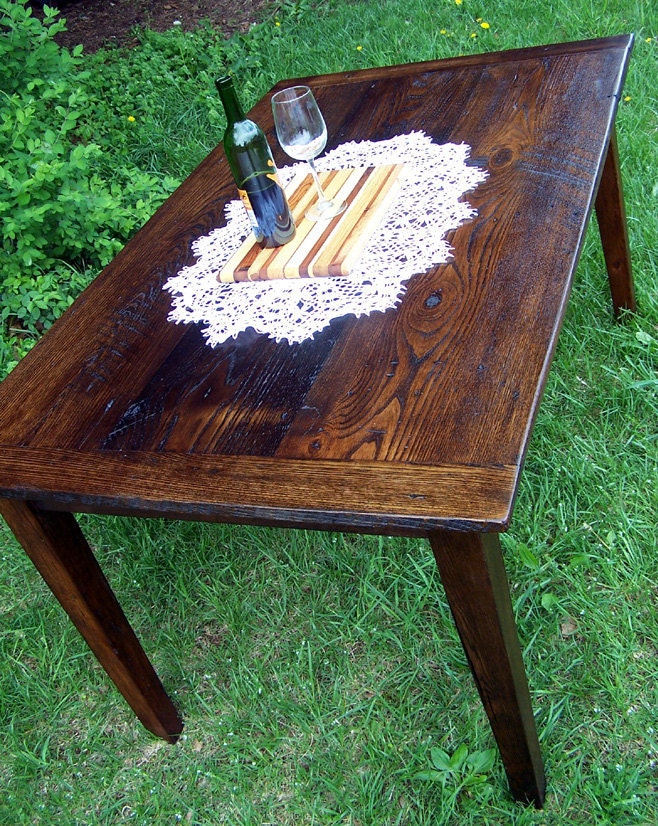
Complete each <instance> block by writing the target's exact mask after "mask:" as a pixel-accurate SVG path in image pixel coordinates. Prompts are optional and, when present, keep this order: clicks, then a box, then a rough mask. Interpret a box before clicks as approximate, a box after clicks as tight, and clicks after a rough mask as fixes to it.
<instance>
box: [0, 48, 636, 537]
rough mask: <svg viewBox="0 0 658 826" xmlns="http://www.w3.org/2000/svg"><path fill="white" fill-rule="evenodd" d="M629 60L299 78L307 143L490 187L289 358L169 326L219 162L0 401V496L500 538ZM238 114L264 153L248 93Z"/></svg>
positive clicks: (248, 335)
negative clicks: (415, 161) (408, 142)
mask: <svg viewBox="0 0 658 826" xmlns="http://www.w3.org/2000/svg"><path fill="white" fill-rule="evenodd" d="M629 51H630V38H629V37H626V36H621V37H616V38H608V39H605V40H597V41H589V42H584V43H578V44H562V45H559V46H549V47H540V48H532V49H526V50H519V51H514V52H505V53H499V54H485V55H479V56H469V57H463V58H455V59H450V60H443V61H437V62H432V63H425V64H409V65H402V66H397V67H388V68H385V69H372V70H365V71H359V72H348V73H343V74H338V75H327V76H322V77H314V78H309V79H306V81H305V82H308V83H309V85H311V86H312V88H313V90H314V92H315V94H316V97H317V99H318V102H319V104H320V107H321V109H322V111H323V113H324V116H325V119H326V121H327V124H328V129H329V135H330V138H329V144H328V148H332V147H333V146H335V145H337V144H339V143H341V142H344V141H348V140H354V139H370V140H382V139H386V138H390V137H392V136H395V135H398V134H401V133H406V132H409V131H412V130H423V131H425V132H426V133H428V134H429V135H431V136H433V138H434V139H435V140H436V141H438V142H448V141H451V142H461V141H464V142H466V143H468V144H469V145H470V146H471V161H472V162H473V163H475V164H478V165H480V166H482V167H485V168H486V169H487V170H488V173H489V175H488V178H487V180H486V181H485V183H483V184H481V185H480V186H478V188H477V190H475V191H474V192H473V193H471V194H470V195H469V196H468V199H469V201H470V202H471V203H472V204H473V205H474V206H475V207H476V208H477V210H478V213H479V215H478V217H477V218H476V219H475V220H473V221H471V222H469V223H467V224H465V225H464V226H462V227H460V228H459V229H458V230H456V231H455V232H454V233H453V235H452V237H451V242H452V244H453V246H454V249H455V255H454V260H453V261H451V262H450V263H448V264H445V265H441V266H438V267H436V268H434V269H433V270H431V271H429V272H427V273H423V274H419V275H417V276H415V277H414V278H412V279H411V280H410V281H409V284H408V289H407V292H406V294H405V295H404V298H403V300H402V302H401V304H400V306H399V307H398V308H397V309H395V310H390V311H388V312H386V313H375V314H373V315H372V316H370V317H366V318H360V319H355V318H354V317H351V316H350V317H345V318H342V319H338V320H336V321H334V322H332V323H331V324H330V325H329V327H328V328H326V329H325V330H324V331H323V332H321V333H319V334H317V335H316V336H315V337H314V338H313V339H312V340H309V341H307V342H304V343H302V344H298V345H288V344H287V343H285V342H284V343H279V344H277V343H275V342H274V341H272V340H270V339H267V338H266V337H263V336H258V335H256V334H255V333H253V332H245V333H244V334H242V335H241V336H240V337H238V339H237V340H235V341H231V342H229V343H226V344H224V345H223V346H220V347H218V348H216V349H211V348H209V347H208V346H206V345H205V343H204V341H203V339H202V336H201V334H200V332H199V331H198V329H196V328H195V327H184V326H181V325H176V324H173V323H170V322H168V321H167V315H168V313H169V310H170V296H169V294H168V293H167V292H164V291H163V290H162V286H163V284H164V283H165V281H166V280H167V278H168V277H169V276H171V275H173V274H175V273H176V272H177V271H178V270H179V269H180V268H181V267H183V266H185V265H187V264H190V263H193V257H192V255H191V252H190V243H191V241H192V240H194V239H195V238H196V237H198V236H199V235H202V234H206V233H207V232H209V231H210V229H211V228H212V227H214V226H217V225H218V224H219V222H221V221H222V220H223V218H222V215H223V209H224V205H225V203H226V201H227V200H229V199H232V198H234V197H235V189H234V184H233V182H232V179H231V177H230V173H229V171H228V167H227V164H226V162H225V160H224V158H223V153H222V149H221V147H218V148H217V149H216V150H215V151H213V152H212V153H211V154H210V155H209V156H208V158H206V159H205V160H204V161H203V162H202V163H201V164H200V166H199V167H198V168H197V169H196V170H195V171H194V172H193V173H192V174H191V175H190V177H189V178H188V179H187V180H186V181H185V182H184V183H183V185H182V186H181V187H180V188H179V189H178V190H177V191H176V192H175V193H174V194H173V195H172V196H171V197H170V198H169V199H168V201H167V202H166V203H165V204H164V205H163V206H162V208H161V209H160V210H159V211H158V212H157V213H156V215H155V216H154V217H153V218H152V219H151V221H150V222H149V223H148V224H147V225H146V226H145V227H144V228H143V229H142V230H141V231H140V232H139V233H138V234H137V235H136V237H135V238H134V239H133V240H132V241H131V242H130V243H129V244H128V245H127V246H126V248H125V249H124V250H123V252H122V253H121V254H120V255H118V256H117V258H116V259H115V260H114V261H113V262H112V263H111V264H110V265H109V266H108V267H107V268H106V269H105V270H104V271H103V273H102V274H101V275H99V276H98V278H97V279H96V280H95V281H94V283H93V284H92V285H91V286H90V287H89V288H88V289H87V290H86V291H85V292H84V293H83V294H82V295H81V296H80V298H78V300H77V301H76V302H75V303H74V305H73V306H72V307H71V308H70V309H69V310H68V312H67V313H66V314H65V315H64V316H63V318H62V319H61V320H60V321H59V322H58V323H57V324H56V325H55V326H54V327H53V328H52V330H51V331H49V332H48V334H47V335H45V336H44V338H43V340H42V341H41V342H40V343H39V344H38V345H37V346H36V347H35V348H34V349H33V351H32V352H31V353H30V354H29V355H28V356H27V357H26V358H25V359H24V360H23V361H22V362H21V363H20V364H19V365H18V366H17V367H16V369H15V370H14V371H13V373H12V374H11V375H10V376H9V377H8V378H7V379H6V380H5V381H4V382H3V383H2V385H0V495H1V496H5V497H9V498H21V499H30V500H34V501H37V502H42V503H43V504H44V505H45V506H47V507H48V508H51V509H63V510H70V511H74V512H75V511H92V512H112V513H133V514H142V515H171V516H178V517H183V518H200V519H217V520H222V521H244V522H252V523H266V524H291V525H300V526H308V527H320V528H335V529H343V530H362V531H374V532H382V533H391V534H395V533H425V532H428V531H431V530H434V529H436V528H445V527H448V528H459V529H474V530H494V531H496V530H502V529H504V528H505V527H506V526H507V524H508V522H509V519H510V515H511V510H512V506H513V500H514V496H515V492H516V488H517V484H518V477H519V472H520V469H521V466H522V462H523V458H524V455H525V452H526V448H527V443H528V439H529V436H530V432H531V429H532V423H533V420H534V416H535V413H536V409H537V405H538V403H539V400H540V396H541V392H542V388H543V385H544V381H545V377H546V374H547V371H548V368H549V365H550V361H551V357H552V354H553V350H554V347H555V342H556V337H557V334H558V331H559V328H560V324H561V320H562V317H563V314H564V309H565V306H566V302H567V298H568V295H569V289H570V285H571V280H572V276H573V272H574V269H575V265H576V262H577V260H578V255H579V251H580V248H581V244H582V240H583V235H584V231H585V228H586V225H587V221H588V218H589V215H590V213H591V210H592V207H593V203H594V196H595V193H596V188H597V184H598V180H599V176H600V174H601V168H602V159H603V158H604V157H605V154H606V151H607V147H608V142H609V140H610V137H611V133H612V128H613V122H614V115H615V111H616V104H617V100H618V97H619V94H620V89H621V86H622V83H623V78H624V74H625V70H626V65H627V61H628V55H629ZM290 84H291V81H287V82H286V83H283V84H280V86H284V85H290ZM252 117H253V118H254V119H255V120H257V121H258V122H259V123H261V124H262V125H263V127H264V128H265V130H266V131H267V132H268V135H269V137H270V138H271V144H272V146H273V147H274V146H275V143H276V141H275V138H274V135H273V129H272V119H271V112H270V105H269V95H268V96H266V97H265V98H263V100H261V101H260V103H259V104H258V105H257V106H256V107H255V109H254V110H252ZM277 160H278V161H280V162H282V163H285V158H284V156H283V155H278V156H277Z"/></svg>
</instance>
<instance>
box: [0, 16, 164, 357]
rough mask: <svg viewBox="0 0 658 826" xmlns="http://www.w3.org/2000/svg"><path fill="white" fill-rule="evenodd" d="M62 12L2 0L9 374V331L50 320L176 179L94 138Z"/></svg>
mask: <svg viewBox="0 0 658 826" xmlns="http://www.w3.org/2000/svg"><path fill="white" fill-rule="evenodd" d="M58 14H59V13H58V12H57V10H56V9H51V8H49V7H48V6H44V19H43V22H42V21H40V20H37V19H36V18H34V17H33V16H32V13H31V9H29V7H27V6H26V0H17V1H16V2H10V0H0V156H1V157H2V158H3V164H2V166H1V167H0V220H1V221H2V230H1V232H2V235H1V237H0V273H1V275H0V285H1V288H2V308H1V309H0V324H1V325H2V334H3V337H4V341H3V347H2V348H0V357H1V358H2V362H0V373H1V372H5V371H6V369H7V367H8V365H9V362H11V359H10V358H9V357H8V355H7V353H8V352H9V351H11V350H12V348H10V347H9V344H8V341H9V339H10V338H11V337H12V336H13V337H14V339H15V337H16V336H18V337H21V336H28V337H33V338H34V337H36V336H38V335H39V333H41V332H42V331H43V330H44V329H47V328H48V327H49V326H50V325H51V324H52V323H53V321H54V320H55V319H56V318H57V317H58V316H59V315H60V314H61V312H62V311H63V310H64V309H66V307H67V306H68V305H69V304H70V303H71V302H72V301H73V300H74V298H75V296H76V295H77V294H78V293H79V292H80V290H81V289H82V288H83V287H84V286H85V284H86V283H88V281H89V280H90V278H91V277H92V275H93V274H94V273H95V272H97V271H98V270H99V269H100V268H101V267H102V266H104V265H105V264H106V263H108V261H110V260H111V259H112V258H113V257H114V255H115V254H116V253H117V252H118V251H119V249H120V248H121V247H122V246H123V244H124V243H125V242H126V241H127V240H128V238H129V237H130V236H131V234H132V233H133V232H134V231H135V229H137V227H138V226H140V225H141V224H142V223H144V221H145V220H146V219H147V218H148V217H149V216H150V215H151V214H152V213H153V212H154V210H155V209H156V207H157V206H158V205H159V203H161V201H162V200H163V199H164V198H165V197H166V196H167V194H168V193H169V192H170V191H171V189H172V188H173V186H174V182H173V181H171V180H170V179H164V178H163V177H162V176H155V175H152V174H149V173H147V172H144V171H143V170H140V169H135V168H134V167H133V166H132V165H131V164H124V163H123V162H122V159H121V157H114V158H112V160H111V162H108V161H107V160H105V159H104V158H103V154H104V150H103V149H102V148H101V146H99V144H98V143H95V142H93V141H90V140H88V139H86V137H85V134H84V131H85V130H84V128H83V125H84V122H85V120H86V118H87V115H88V111H89V109H90V107H91V106H92V102H93V101H92V96H91V94H90V92H89V91H88V83H89V81H90V77H89V72H87V71H83V69H82V64H83V58H82V49H81V47H76V49H74V50H73V51H72V52H70V51H69V50H67V49H64V48H61V47H59V46H58V45H57V44H56V43H55V41H54V40H53V37H54V35H55V34H57V33H58V32H60V31H62V30H63V29H64V23H63V21H60V20H57V19H56V18H57V15H58ZM23 350H24V348H20V347H19V353H18V354H19V355H20V353H21V352H22V351H23ZM3 366H4V369H3Z"/></svg>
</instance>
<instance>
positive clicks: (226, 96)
mask: <svg viewBox="0 0 658 826" xmlns="http://www.w3.org/2000/svg"><path fill="white" fill-rule="evenodd" d="M215 86H216V87H217V91H218V92H219V97H220V99H221V101H222V106H223V107H224V111H225V112H226V119H227V121H228V123H235V122H236V121H240V120H244V119H245V117H244V112H243V111H242V106H241V105H240V101H239V100H238V96H237V94H236V92H235V89H234V88H233V79H232V78H230V77H220V78H218V79H217V80H216V81H215Z"/></svg>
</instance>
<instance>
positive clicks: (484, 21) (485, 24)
mask: <svg viewBox="0 0 658 826" xmlns="http://www.w3.org/2000/svg"><path fill="white" fill-rule="evenodd" d="M480 26H482V28H483V29H488V28H489V24H488V23H487V21H486V20H483V21H482V22H481V23H480Z"/></svg>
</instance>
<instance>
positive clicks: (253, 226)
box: [238, 188, 263, 241]
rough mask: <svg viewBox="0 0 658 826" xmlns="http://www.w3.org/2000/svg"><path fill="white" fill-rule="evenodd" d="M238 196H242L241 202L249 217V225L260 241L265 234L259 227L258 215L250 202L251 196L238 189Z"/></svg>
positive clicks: (244, 190) (245, 191)
mask: <svg viewBox="0 0 658 826" xmlns="http://www.w3.org/2000/svg"><path fill="white" fill-rule="evenodd" d="M238 194H239V195H240V200H241V201H242V205H243V206H244V208H245V211H246V213H247V217H248V218H249V223H250V224H251V229H252V230H253V233H254V235H255V236H256V240H257V241H260V240H261V239H262V237H263V234H262V232H261V231H260V229H259V227H258V221H257V220H256V215H255V213H254V211H253V209H252V207H251V201H250V200H249V195H247V190H246V189H240V188H238Z"/></svg>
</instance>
